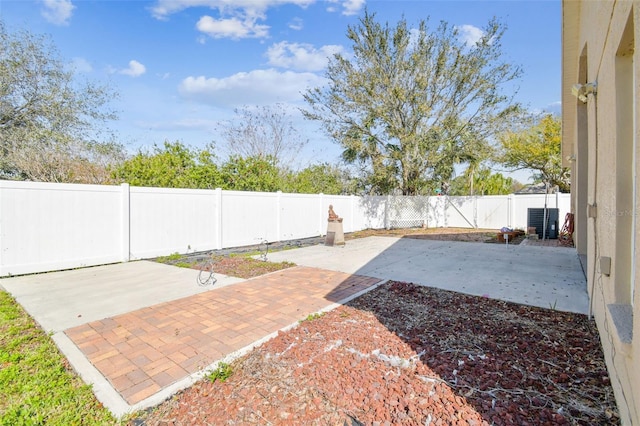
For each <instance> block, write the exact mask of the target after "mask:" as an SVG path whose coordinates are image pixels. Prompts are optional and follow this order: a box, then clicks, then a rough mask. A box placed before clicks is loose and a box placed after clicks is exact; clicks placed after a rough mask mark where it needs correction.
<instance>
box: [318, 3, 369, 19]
mask: <svg viewBox="0 0 640 426" xmlns="http://www.w3.org/2000/svg"><path fill="white" fill-rule="evenodd" d="M327 3H329V4H330V6H327V12H336V11H338V9H340V8H339V7H335V6H333V5H332V4H339V5H340V6H342V14H343V15H346V16H350V15H357V14H358V13H359V12H360V10H362V7H363V6H364V4H365V3H366V0H328V2H327Z"/></svg>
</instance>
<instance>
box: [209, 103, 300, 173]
mask: <svg viewBox="0 0 640 426" xmlns="http://www.w3.org/2000/svg"><path fill="white" fill-rule="evenodd" d="M234 112H235V117H234V119H233V120H230V121H227V122H224V123H222V125H221V126H220V127H221V128H220V134H221V135H222V138H223V141H222V143H220V144H219V145H220V146H221V147H222V148H223V149H224V150H225V151H227V152H228V153H229V156H230V157H243V158H250V157H256V158H262V159H267V157H270V158H271V159H272V160H275V162H276V163H277V164H278V165H282V166H288V165H290V164H291V162H292V161H293V160H294V159H295V156H296V155H297V154H298V153H299V152H300V150H301V149H302V148H303V147H304V146H305V145H306V144H307V141H306V140H305V139H303V138H302V136H301V135H300V133H299V132H298V131H297V130H296V128H295V127H294V125H293V122H292V121H291V117H290V116H289V114H287V112H286V109H285V107H284V105H282V104H274V105H264V106H256V107H249V106H246V105H245V106H244V107H242V108H236V109H235V110H234Z"/></svg>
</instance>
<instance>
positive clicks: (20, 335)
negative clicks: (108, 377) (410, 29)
mask: <svg viewBox="0 0 640 426" xmlns="http://www.w3.org/2000/svg"><path fill="white" fill-rule="evenodd" d="M0 394H1V395H2V397H0V425H2V426H4V425H7V426H8V425H11V426H21V425H65V426H66V425H106V424H117V421H116V420H115V419H114V418H113V417H112V416H111V414H110V413H109V411H108V410H107V409H106V408H104V407H103V406H102V404H100V402H99V401H98V400H97V399H96V398H95V396H94V395H93V393H92V391H91V387H89V386H87V385H85V384H84V383H83V382H82V380H81V379H80V378H79V377H78V376H77V375H76V374H74V373H73V372H72V370H71V369H70V368H69V367H68V363H67V360H66V359H65V358H64V357H63V356H62V354H60V352H59V351H58V348H57V347H56V346H55V344H54V343H53V341H52V340H51V338H50V337H49V336H48V335H47V334H46V333H45V332H44V331H43V330H42V329H41V328H40V327H39V326H38V325H37V324H36V323H35V322H34V320H33V319H32V318H31V317H30V316H29V315H28V314H27V313H26V312H24V310H23V309H22V308H21V307H20V306H19V305H18V304H17V303H16V302H15V300H13V298H12V297H11V296H10V295H9V294H7V293H6V292H4V291H0Z"/></svg>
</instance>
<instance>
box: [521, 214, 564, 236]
mask: <svg viewBox="0 0 640 426" xmlns="http://www.w3.org/2000/svg"><path fill="white" fill-rule="evenodd" d="M546 212H547V214H546V216H547V217H546V224H547V232H546V233H545V232H544V223H545V209H544V208H529V209H527V227H532V226H533V227H535V228H536V234H538V238H542V237H543V234H544V237H545V238H548V239H552V240H555V239H557V238H558V232H559V230H558V219H559V216H560V209H549V208H548V209H546Z"/></svg>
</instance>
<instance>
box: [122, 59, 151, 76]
mask: <svg viewBox="0 0 640 426" xmlns="http://www.w3.org/2000/svg"><path fill="white" fill-rule="evenodd" d="M118 72H119V73H120V74H124V75H129V76H131V77H139V76H141V75H142V74H144V73H145V72H147V68H146V67H145V66H144V65H142V64H141V63H140V62H138V61H136V60H131V61H129V68H125V69H122V70H120V71H118Z"/></svg>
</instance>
